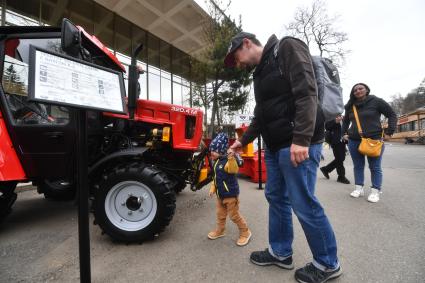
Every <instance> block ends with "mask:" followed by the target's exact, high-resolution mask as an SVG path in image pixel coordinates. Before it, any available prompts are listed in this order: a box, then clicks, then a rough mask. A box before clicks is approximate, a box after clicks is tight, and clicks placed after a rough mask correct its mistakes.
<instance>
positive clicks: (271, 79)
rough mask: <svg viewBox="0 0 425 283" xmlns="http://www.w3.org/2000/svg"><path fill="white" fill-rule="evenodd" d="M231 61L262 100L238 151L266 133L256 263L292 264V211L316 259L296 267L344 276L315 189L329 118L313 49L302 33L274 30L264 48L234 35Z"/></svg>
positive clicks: (312, 276)
mask: <svg viewBox="0 0 425 283" xmlns="http://www.w3.org/2000/svg"><path fill="white" fill-rule="evenodd" d="M225 64H226V66H228V67H239V68H251V67H255V71H254V74H253V78H254V92H255V101H256V106H255V110H254V119H253V120H252V122H251V125H250V126H249V128H248V130H247V131H246V132H245V134H244V135H243V136H242V137H241V138H240V139H239V140H237V141H235V143H234V144H233V145H232V146H231V147H230V150H231V151H235V150H237V149H238V148H241V147H242V146H245V145H247V144H248V143H249V142H251V141H253V140H254V139H255V137H257V136H258V135H259V134H261V136H262V137H263V139H264V142H265V143H266V146H267V149H266V151H265V161H266V167H267V183H266V189H265V195H266V198H267V201H268V202H269V248H268V249H266V250H265V251H257V252H253V253H252V254H251V257H250V259H251V261H252V262H253V263H254V264H257V265H261V266H264V265H272V264H274V265H277V266H279V267H282V268H285V269H293V267H294V265H293V263H292V253H293V251H292V242H293V237H294V235H293V225H292V210H293V211H294V213H295V214H296V216H297V217H298V219H299V221H300V223H301V226H302V228H303V230H304V233H305V236H306V238H307V241H308V244H309V246H310V250H311V252H312V254H313V261H312V262H311V263H309V264H307V265H306V266H305V267H303V268H300V269H298V270H297V271H296V272H295V278H296V279H297V280H298V281H300V282H325V281H327V280H329V279H332V278H336V277H338V276H340V275H341V268H340V265H339V261H338V257H337V244H336V239H335V235H334V232H333V229H332V227H331V225H330V223H329V221H328V218H327V217H326V215H325V213H324V210H323V208H322V206H321V205H320V203H319V201H318V199H317V198H316V197H315V195H314V190H315V184H316V176H317V175H316V174H317V168H318V166H319V162H320V156H321V150H322V142H323V137H324V118H323V113H322V111H321V108H320V107H319V105H318V101H317V87H316V81H315V77H314V72H313V66H312V61H311V57H310V53H309V51H308V47H307V46H306V45H305V44H304V43H303V42H302V41H300V40H298V39H295V38H285V39H282V40H280V41H279V40H278V39H277V38H276V36H275V35H272V36H271V37H270V38H269V40H268V42H267V44H266V45H265V46H264V47H263V46H262V45H261V44H260V42H259V41H258V40H257V39H256V37H255V35H253V34H250V33H246V32H241V33H239V34H237V35H236V36H235V37H233V39H232V41H231V45H230V47H229V50H228V53H227V55H226V58H225Z"/></svg>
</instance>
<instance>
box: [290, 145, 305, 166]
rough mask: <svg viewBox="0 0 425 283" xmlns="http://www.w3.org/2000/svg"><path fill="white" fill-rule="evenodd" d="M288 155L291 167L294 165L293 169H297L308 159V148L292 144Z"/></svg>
mask: <svg viewBox="0 0 425 283" xmlns="http://www.w3.org/2000/svg"><path fill="white" fill-rule="evenodd" d="M290 153H291V162H292V165H294V167H297V166H298V164H300V163H301V162H303V161H304V160H306V159H308V158H309V156H308V146H301V145H296V144H292V145H291V149H290Z"/></svg>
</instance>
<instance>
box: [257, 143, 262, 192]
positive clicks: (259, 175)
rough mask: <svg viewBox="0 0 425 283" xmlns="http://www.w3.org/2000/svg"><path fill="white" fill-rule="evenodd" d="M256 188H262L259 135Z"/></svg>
mask: <svg viewBox="0 0 425 283" xmlns="http://www.w3.org/2000/svg"><path fill="white" fill-rule="evenodd" d="M257 152H258V189H259V190H262V189H263V170H262V168H261V156H262V154H261V136H260V135H258V151H257Z"/></svg>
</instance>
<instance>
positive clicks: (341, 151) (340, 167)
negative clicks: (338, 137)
mask: <svg viewBox="0 0 425 283" xmlns="http://www.w3.org/2000/svg"><path fill="white" fill-rule="evenodd" d="M331 147H332V151H333V153H334V157H335V159H334V160H332V162H331V163H329V164H328V165H326V166H324V167H323V169H324V170H325V171H327V172H328V173H330V172H332V171H333V170H334V169H335V168H336V172H337V173H338V176H339V177H345V168H344V160H345V144H344V143H343V142H339V143H336V144H333V145H331Z"/></svg>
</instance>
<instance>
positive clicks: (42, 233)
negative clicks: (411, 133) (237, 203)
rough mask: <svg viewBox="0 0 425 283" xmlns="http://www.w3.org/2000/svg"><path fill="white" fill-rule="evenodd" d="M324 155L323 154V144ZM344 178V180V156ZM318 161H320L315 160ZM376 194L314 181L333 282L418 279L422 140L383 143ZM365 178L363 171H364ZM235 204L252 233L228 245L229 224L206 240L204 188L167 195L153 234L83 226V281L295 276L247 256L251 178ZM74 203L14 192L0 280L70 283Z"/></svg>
mask: <svg viewBox="0 0 425 283" xmlns="http://www.w3.org/2000/svg"><path fill="white" fill-rule="evenodd" d="M324 155H325V161H323V162H322V163H323V164H325V163H326V162H329V161H331V157H332V153H331V151H330V150H329V149H324ZM345 164H346V169H347V177H348V179H350V181H353V172H352V171H353V168H352V162H351V158H350V157H349V156H347V162H346V163H345ZM322 166H323V165H322ZM383 170H384V184H383V194H382V195H381V201H380V202H379V203H377V204H372V203H369V202H367V200H366V198H359V199H353V198H351V197H350V196H349V193H350V192H351V190H352V189H353V186H354V185H343V184H340V183H337V182H336V173H332V174H331V179H330V180H326V179H325V178H324V177H323V176H322V175H321V173H320V171H319V172H318V182H317V187H316V192H317V196H318V198H319V199H320V201H321V203H322V205H323V207H324V208H325V210H326V213H327V215H328V217H329V219H330V221H331V224H332V226H333V227H334V230H335V234H336V237H337V241H338V254H339V258H340V261H341V266H342V269H343V275H342V276H341V277H340V278H339V279H337V280H334V281H333V282H341V283H342V282H356V283H357V282H362V283H363V282H385V283H387V282H421V283H423V282H425V204H424V202H425V146H417V145H401V144H387V145H386V149H385V153H384V157H383ZM366 180H367V186H370V175H369V173H368V170H367V171H366ZM239 181H240V186H241V196H240V198H241V212H242V214H243V215H244V216H245V218H246V220H247V222H248V225H249V226H250V229H251V230H252V233H253V237H252V239H251V242H250V243H249V245H247V246H245V247H238V246H236V244H235V241H236V239H237V236H238V232H237V229H236V227H235V225H234V224H233V223H231V222H228V224H227V235H226V236H225V237H223V238H220V239H217V240H214V241H213V240H209V239H208V238H207V233H208V232H209V231H210V229H212V228H213V227H214V223H215V200H214V199H212V198H209V197H208V190H207V189H203V190H202V191H199V192H195V193H194V192H191V191H190V190H188V189H186V190H184V191H183V192H182V193H180V194H179V195H178V197H177V209H176V214H175V216H174V219H173V220H172V222H171V224H170V226H168V227H167V229H166V230H165V231H164V232H163V233H162V234H160V235H159V237H157V238H156V239H155V240H153V241H149V242H145V243H143V244H141V245H140V244H130V245H125V244H121V243H115V242H113V241H112V240H111V239H110V238H109V237H108V236H106V235H102V234H101V231H100V229H99V227H98V226H94V225H90V229H91V230H90V232H91V268H92V281H93V282H295V280H294V271H287V270H283V269H280V268H278V267H276V266H269V267H259V266H256V265H253V264H251V263H250V262H249V255H250V253H251V252H252V251H255V250H262V249H265V248H266V247H267V237H268V234H267V226H268V217H267V209H268V208H267V202H266V200H265V198H264V192H263V191H260V190H258V185H257V184H254V183H251V182H250V181H249V180H248V179H246V178H240V179H239ZM294 228H295V241H294V244H293V248H294V263H295V267H296V268H299V267H302V266H303V265H304V264H305V263H307V262H309V261H311V253H310V251H309V248H308V245H307V242H306V240H305V237H304V234H303V232H302V230H301V228H300V225H299V223H298V221H297V220H296V219H294ZM78 281H79V259H78V230H77V208H76V206H75V205H74V203H73V202H54V201H49V200H46V199H44V197H43V196H42V195H38V194H37V192H36V191H35V190H24V191H22V192H20V193H19V194H18V200H17V202H16V204H15V206H14V210H13V213H12V214H11V215H10V216H9V217H8V218H7V219H6V220H5V221H4V222H3V223H2V224H0V282H78Z"/></svg>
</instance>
